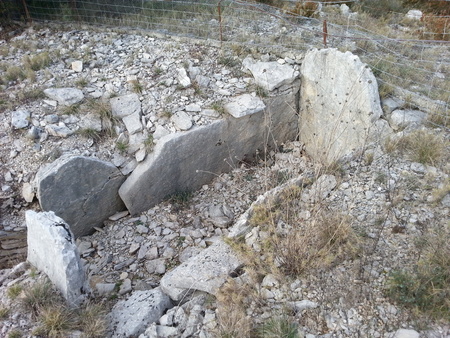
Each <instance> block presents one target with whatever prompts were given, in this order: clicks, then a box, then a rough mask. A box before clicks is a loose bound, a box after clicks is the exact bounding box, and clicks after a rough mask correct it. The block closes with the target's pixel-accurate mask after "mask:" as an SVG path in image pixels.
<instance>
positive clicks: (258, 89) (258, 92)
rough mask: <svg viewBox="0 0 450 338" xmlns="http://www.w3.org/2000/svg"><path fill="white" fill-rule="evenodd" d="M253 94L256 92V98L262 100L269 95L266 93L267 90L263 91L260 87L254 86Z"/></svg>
mask: <svg viewBox="0 0 450 338" xmlns="http://www.w3.org/2000/svg"><path fill="white" fill-rule="evenodd" d="M255 92H256V95H257V96H259V97H262V98H264V97H268V96H269V94H268V93H267V90H265V89H264V88H263V87H261V86H256V88H255Z"/></svg>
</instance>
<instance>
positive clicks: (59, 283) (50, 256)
mask: <svg viewBox="0 0 450 338" xmlns="http://www.w3.org/2000/svg"><path fill="white" fill-rule="evenodd" d="M25 219H26V224H27V229H28V236H27V242H28V261H29V262H30V263H31V264H32V265H34V266H35V267H36V268H37V269H39V270H40V271H43V272H44V273H45V274H46V275H47V276H48V277H49V278H50V280H51V281H52V283H53V284H55V286H56V287H57V288H58V289H59V290H60V291H61V293H62V295H63V296H64V297H65V298H66V299H67V301H68V302H69V304H71V305H78V304H79V303H80V301H81V297H82V295H81V290H82V289H83V288H84V286H85V275H84V271H83V268H82V265H81V261H80V255H79V253H78V249H77V246H76V244H75V237H74V235H73V233H72V232H71V231H70V228H69V226H68V225H67V223H66V222H64V220H63V219H61V218H59V217H58V216H56V215H55V214H54V213H53V212H41V213H37V212H34V211H32V210H28V211H27V212H26V213H25Z"/></svg>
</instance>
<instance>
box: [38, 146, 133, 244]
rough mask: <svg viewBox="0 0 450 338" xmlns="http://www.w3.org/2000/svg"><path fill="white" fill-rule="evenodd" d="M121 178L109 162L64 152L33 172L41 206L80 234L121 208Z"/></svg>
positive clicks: (77, 234) (87, 232) (78, 235)
mask: <svg viewBox="0 0 450 338" xmlns="http://www.w3.org/2000/svg"><path fill="white" fill-rule="evenodd" d="M124 179H125V177H124V176H123V175H122V174H121V173H120V171H119V170H118V169H117V168H116V167H115V166H113V165H112V164H111V163H108V162H104V161H101V160H99V159H96V158H91V157H84V156H71V155H64V156H62V157H60V158H59V159H57V160H56V161H55V162H53V163H51V164H50V165H47V166H45V167H42V168H41V169H40V170H39V171H38V173H37V174H36V186H37V197H38V199H39V203H40V205H41V208H42V209H43V210H46V211H50V210H51V211H54V212H55V214H56V215H58V216H60V217H62V218H63V219H64V220H65V221H66V222H67V223H68V224H69V226H70V228H71V230H72V231H73V233H74V235H75V237H80V236H84V235H88V234H90V233H92V231H93V230H94V227H101V226H102V225H103V221H104V220H105V219H107V218H108V217H109V216H111V215H113V214H115V213H117V212H118V211H122V210H123V209H124V205H123V202H122V201H121V199H120V197H119V195H118V189H119V187H120V185H121V184H122V182H123V181H124Z"/></svg>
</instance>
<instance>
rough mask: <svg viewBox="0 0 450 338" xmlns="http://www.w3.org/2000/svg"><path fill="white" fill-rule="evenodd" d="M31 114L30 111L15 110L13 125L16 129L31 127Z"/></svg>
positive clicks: (12, 116)
mask: <svg viewBox="0 0 450 338" xmlns="http://www.w3.org/2000/svg"><path fill="white" fill-rule="evenodd" d="M30 116H31V113H30V112H29V111H28V110H22V109H20V110H15V111H13V112H12V113H11V124H12V126H13V127H14V128H16V129H22V128H26V127H28V125H29V123H30V122H29V120H30Z"/></svg>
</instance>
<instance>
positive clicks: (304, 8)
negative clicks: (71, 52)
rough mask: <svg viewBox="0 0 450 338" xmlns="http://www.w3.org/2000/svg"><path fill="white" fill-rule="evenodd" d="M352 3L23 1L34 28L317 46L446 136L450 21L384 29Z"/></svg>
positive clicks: (392, 20)
mask: <svg viewBox="0 0 450 338" xmlns="http://www.w3.org/2000/svg"><path fill="white" fill-rule="evenodd" d="M267 2H269V1H267ZM352 2H354V1H327V2H320V1H308V2H304V1H295V0H285V1H282V0H279V1H277V4H278V6H277V7H275V6H270V5H267V4H263V3H260V2H252V1H245V0H190V1H187V0H153V1H152V0H50V1H43V0H28V1H25V3H26V7H27V15H28V16H29V19H31V20H36V21H42V20H50V21H56V22H64V23H76V22H82V23H89V24H92V25H108V26H115V27H131V28H134V29H136V28H137V29H143V30H152V31H156V32H161V33H165V34H171V35H181V36H187V37H193V38H197V39H209V40H216V41H220V42H221V43H223V44H224V45H230V44H235V45H240V46H244V47H245V48H252V47H258V48H263V49H264V50H267V51H270V50H272V51H276V52H278V53H282V51H289V50H296V51H302V50H307V49H309V48H311V47H317V48H323V47H324V45H326V46H327V47H334V48H338V49H339V50H341V51H347V50H348V51H351V52H353V53H354V54H357V55H358V56H359V57H360V58H361V59H362V60H363V61H364V62H366V63H367V64H369V65H370V67H371V68H372V70H373V72H374V74H375V75H376V77H377V79H378V81H379V86H380V95H381V96H382V97H388V96H390V95H399V96H401V97H403V98H407V100H408V101H409V103H410V104H411V106H413V107H414V106H415V107H418V108H420V109H425V110H427V111H428V112H430V113H431V114H432V118H431V119H430V121H431V122H432V123H434V124H435V125H436V126H439V127H444V128H446V129H447V130H448V128H449V127H450V121H449V119H450V118H449V103H450V80H449V74H450V53H449V48H450V17H449V16H434V15H429V14H427V15H426V16H424V17H423V18H422V20H414V19H407V18H406V16H405V13H398V12H390V13H388V14H389V20H388V22H387V21H386V20H379V19H375V18H373V17H372V16H370V15H368V14H366V13H365V12H363V11H361V9H362V8H361V7H359V8H356V9H359V12H358V13H357V14H355V13H353V12H351V11H350V12H347V11H346V8H345V6H347V4H351V3H352ZM319 9H320V11H319ZM352 10H353V7H352ZM369 10H370V8H369ZM424 18H425V19H424ZM430 22H431V23H433V22H434V23H435V26H433V25H430ZM325 28H326V34H325V33H324V29H325Z"/></svg>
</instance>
